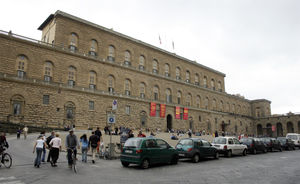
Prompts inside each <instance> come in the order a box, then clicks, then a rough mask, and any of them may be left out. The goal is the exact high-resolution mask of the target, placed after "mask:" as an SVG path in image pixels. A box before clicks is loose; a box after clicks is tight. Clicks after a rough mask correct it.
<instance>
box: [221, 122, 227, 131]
mask: <svg viewBox="0 0 300 184" xmlns="http://www.w3.org/2000/svg"><path fill="white" fill-rule="evenodd" d="M225 129H226V124H225V122H224V121H222V123H221V130H222V132H225Z"/></svg>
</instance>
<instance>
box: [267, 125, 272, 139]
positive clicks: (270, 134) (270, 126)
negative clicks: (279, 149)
mask: <svg viewBox="0 0 300 184" xmlns="http://www.w3.org/2000/svg"><path fill="white" fill-rule="evenodd" d="M267 136H268V137H272V124H271V123H268V124H267Z"/></svg>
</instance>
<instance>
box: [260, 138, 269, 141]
mask: <svg viewBox="0 0 300 184" xmlns="http://www.w3.org/2000/svg"><path fill="white" fill-rule="evenodd" d="M261 140H262V141H263V142H271V139H269V138H262V139H261Z"/></svg>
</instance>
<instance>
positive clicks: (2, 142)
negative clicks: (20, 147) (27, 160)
mask: <svg viewBox="0 0 300 184" xmlns="http://www.w3.org/2000/svg"><path fill="white" fill-rule="evenodd" d="M4 147H6V148H8V147H9V145H8V143H7V141H6V137H5V133H4V132H2V133H1V135H0V154H2V152H3V151H4Z"/></svg>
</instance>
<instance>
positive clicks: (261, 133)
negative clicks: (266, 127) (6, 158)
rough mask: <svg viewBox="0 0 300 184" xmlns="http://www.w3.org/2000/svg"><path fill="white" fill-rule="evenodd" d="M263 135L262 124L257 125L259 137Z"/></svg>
mask: <svg viewBox="0 0 300 184" xmlns="http://www.w3.org/2000/svg"><path fill="white" fill-rule="evenodd" d="M260 135H263V129H262V126H261V124H258V125H257V136H260Z"/></svg>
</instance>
